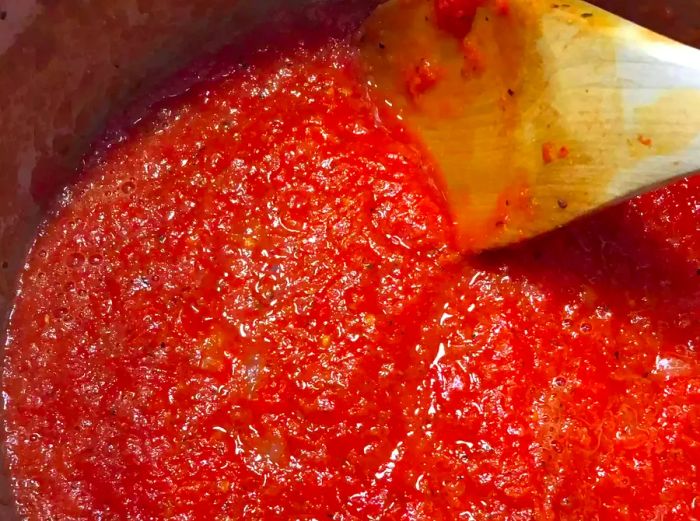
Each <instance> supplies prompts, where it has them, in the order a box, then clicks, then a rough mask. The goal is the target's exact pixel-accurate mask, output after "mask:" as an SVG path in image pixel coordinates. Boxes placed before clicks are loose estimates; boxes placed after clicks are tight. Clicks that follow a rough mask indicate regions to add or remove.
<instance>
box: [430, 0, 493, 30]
mask: <svg viewBox="0 0 700 521" xmlns="http://www.w3.org/2000/svg"><path fill="white" fill-rule="evenodd" d="M485 3H486V0H435V15H436V19H437V24H438V26H439V27H440V28H441V29H443V30H445V31H447V32H450V33H452V34H454V35H455V36H456V37H458V38H463V37H464V36H465V35H466V34H467V33H468V32H469V30H470V29H471V27H472V23H473V22H474V17H475V16H476V11H477V9H478V8H479V7H481V6H483V5H484V4H485Z"/></svg>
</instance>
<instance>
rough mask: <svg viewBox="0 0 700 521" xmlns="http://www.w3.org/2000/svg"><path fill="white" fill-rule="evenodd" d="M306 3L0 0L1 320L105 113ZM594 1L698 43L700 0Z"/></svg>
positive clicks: (3, 486) (5, 519)
mask: <svg viewBox="0 0 700 521" xmlns="http://www.w3.org/2000/svg"><path fill="white" fill-rule="evenodd" d="M315 1H322V0H315ZM348 1H350V0H348ZM302 3H308V1H307V2H303V1H301V0H286V1H285V0H254V1H253V0H239V1H238V2H234V1H231V0H118V1H115V0H0V71H1V72H2V74H0V99H1V100H3V102H2V108H0V128H1V129H2V131H3V132H2V136H0V186H4V187H5V189H4V190H3V191H2V192H0V317H2V318H3V320H2V321H1V322H0V327H2V329H4V317H6V315H7V311H8V308H9V305H10V303H11V299H12V295H13V292H14V285H15V282H14V281H15V279H16V276H17V272H18V270H19V268H20V267H21V265H22V262H23V258H24V255H25V253H26V249H27V246H28V244H29V242H30V240H31V238H32V236H33V234H34V231H35V229H36V227H37V225H38V223H39V221H40V219H41V215H42V209H43V205H44V204H45V202H46V201H47V199H48V198H50V196H51V194H52V193H55V192H56V191H57V190H58V189H59V188H60V186H62V185H64V184H66V183H68V182H70V179H71V175H72V172H74V170H75V167H76V165H77V164H78V162H79V160H80V157H81V156H82V154H83V153H84V152H85V149H86V147H87V146H88V145H89V143H90V141H91V139H93V138H94V137H95V135H96V134H98V133H99V132H100V129H101V128H102V127H103V125H104V123H105V121H106V119H107V118H108V116H109V115H110V114H112V113H114V112H115V111H119V110H120V109H122V108H123V107H124V106H125V105H126V103H127V102H128V101H129V100H130V99H132V98H134V97H137V96H138V95H139V93H140V92H143V91H145V90H148V88H149V87H150V86H152V85H153V84H154V83H157V82H158V81H160V80H162V79H163V78H164V77H166V76H167V75H168V74H170V73H172V72H174V71H175V70H177V69H178V68H180V67H182V65H183V64H184V63H186V62H187V61H189V60H191V59H192V58H194V57H195V56H196V55H198V54H201V53H202V52H205V51H207V50H213V49H215V48H216V47H218V46H220V45H222V44H223V43H225V42H226V41H227V40H228V39H230V38H231V37H232V35H233V34H234V33H236V32H240V31H241V30H244V29H245V28H248V27H250V26H251V25H252V24H255V23H256V22H257V21H258V20H262V19H267V18H269V17H270V16H274V14H275V13H276V12H278V9H279V7H280V5H281V4H286V6H290V5H291V6H297V7H298V6H299V5H301V4H302ZM595 3H598V4H601V5H603V6H605V7H608V8H610V9H612V10H617V11H620V12H621V13H623V14H624V15H626V16H627V17H630V18H633V19H637V20H639V21H641V22H642V23H646V24H647V25H650V26H651V27H652V28H654V29H656V30H659V31H664V32H666V33H667V34H670V35H671V36H674V37H676V38H678V39H682V40H684V41H686V42H687V43H691V44H696V45H700V0H599V1H597V2H595ZM0 331H1V329H0ZM0 463H1V462H0ZM11 503H12V501H11V494H10V489H9V481H8V479H7V477H6V476H5V475H4V474H2V473H0V521H9V520H13V519H17V517H16V514H15V513H14V512H13V509H12V504H11Z"/></svg>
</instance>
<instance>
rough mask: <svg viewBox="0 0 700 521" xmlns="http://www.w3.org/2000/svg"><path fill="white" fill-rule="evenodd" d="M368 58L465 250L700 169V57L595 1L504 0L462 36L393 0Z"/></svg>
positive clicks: (430, 14)
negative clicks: (440, 181) (416, 143)
mask: <svg viewBox="0 0 700 521" xmlns="http://www.w3.org/2000/svg"><path fill="white" fill-rule="evenodd" d="M360 49H361V50H360V52H361V59H362V62H363V64H364V66H365V67H366V72H367V74H368V77H369V79H370V82H371V83H372V84H373V85H374V86H375V87H376V89H377V90H376V92H377V93H378V95H380V96H382V97H383V98H384V101H385V102H386V104H387V105H390V106H392V107H393V108H394V109H396V110H398V111H399V112H400V117H401V118H403V119H404V120H405V121H406V123H407V127H408V128H409V129H411V131H412V132H415V133H416V134H417V135H418V137H419V138H420V140H422V142H423V143H424V145H425V146H426V147H427V149H428V151H429V152H430V153H431V154H432V156H433V157H434V158H435V160H436V162H437V165H438V167H439V168H440V170H441V171H442V174H443V178H444V185H445V193H446V196H447V199H448V202H449V204H450V206H451V209H452V212H453V215H454V218H455V221H456V223H457V226H458V230H459V234H460V238H461V241H462V245H463V246H464V247H465V248H466V249H471V250H482V249H486V248H491V247H495V246H502V245H505V244H509V243H513V242H516V241H520V240H522V239H525V238H528V237H532V236H534V235H537V234H540V233H543V232H546V231H548V230H551V229H553V228H556V227H559V226H561V225H563V224H565V223H567V222H569V221H571V220H572V219H575V218H577V217H579V216H581V215H584V214H587V213H589V212H591V211H594V210H596V209H598V208H600V207H603V206H607V205H610V204H611V203H615V202H617V201H620V200H623V199H626V198H629V197H631V196H633V195H635V194H638V193H640V192H644V191H647V190H651V189H652V188H654V187H657V186H659V185H661V184H664V183H668V182H670V181H672V180H673V179H675V178H678V177H680V176H684V175H688V174H689V173H690V172H693V171H694V170H696V169H698V168H700V51H698V50H695V49H693V48H691V47H688V46H685V45H682V44H680V43H677V42H674V41H672V40H669V39H667V38H664V37H662V36H660V35H658V34H656V33H653V32H651V31H648V30H646V29H643V28H641V27H639V26H637V25H635V24H633V23H631V22H629V21H626V20H623V19H621V18H619V17H617V16H614V15H612V14H610V13H608V12H606V11H603V10H601V9H599V8H597V7H594V6H592V5H590V4H588V3H586V2H582V1H578V0H564V2H562V3H559V1H558V0H510V2H509V4H508V5H505V4H504V3H503V0H501V2H499V6H498V7H496V6H491V7H488V6H487V7H482V8H479V9H478V11H477V12H476V16H475V18H474V22H473V25H472V28H471V30H470V31H469V33H468V34H467V35H466V37H464V38H463V39H462V38H456V37H455V36H454V35H453V34H451V33H448V32H446V31H443V30H440V29H439V28H438V27H437V25H436V23H435V13H434V8H433V0H389V2H387V3H385V4H383V5H381V6H379V7H378V8H377V9H376V10H375V12H374V13H373V14H372V15H371V16H370V18H369V19H368V20H367V21H366V23H365V24H364V26H363V30H362V32H361V38H360Z"/></svg>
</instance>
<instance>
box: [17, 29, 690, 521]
mask: <svg viewBox="0 0 700 521" xmlns="http://www.w3.org/2000/svg"><path fill="white" fill-rule="evenodd" d="M336 18H337V19H338V20H341V21H342V22H343V24H345V23H346V22H347V23H349V22H348V18H347V17H344V16H340V15H339V16H337V17H336ZM341 25H342V24H341ZM350 25H352V24H350ZM314 27H316V30H315V33H316V36H314V37H304V38H302V37H297V36H296V35H297V33H296V32H295V30H289V31H287V33H286V34H287V36H285V37H280V41H281V43H280V44H279V45H272V44H268V45H266V46H256V45H255V44H254V43H249V44H248V45H247V46H245V47H244V48H245V51H242V50H241V49H242V47H240V46H238V47H235V48H232V49H230V50H228V51H225V52H223V53H222V54H221V55H219V56H218V57H216V58H215V59H211V60H208V61H207V62H206V63H204V64H203V65H200V66H197V67H195V68H194V69H193V70H191V71H189V72H187V73H185V74H183V77H182V78H181V82H182V83H183V84H184V83H187V84H189V85H190V86H189V88H188V89H187V90H186V91H185V92H183V93H181V94H179V95H177V96H173V95H172V92H171V93H170V94H169V95H168V96H166V97H165V98H164V99H163V100H162V101H159V102H157V103H154V104H153V105H152V107H151V108H150V109H148V110H147V111H146V112H145V113H144V114H141V115H140V116H139V118H137V119H138V121H137V122H136V123H134V124H133V125H130V126H127V127H125V128H122V129H120V130H117V131H114V132H111V133H110V134H109V137H108V138H107V139H106V140H105V142H104V143H102V144H101V145H99V146H98V147H97V150H96V151H95V153H94V154H93V155H92V156H91V157H90V158H89V159H88V160H87V161H86V164H85V167H84V169H83V170H84V171H83V172H82V175H81V179H80V181H79V182H78V183H77V184H76V185H75V186H74V187H73V188H72V189H71V190H70V191H69V193H68V195H66V196H65V197H64V198H63V200H62V202H61V204H60V207H59V208H58V209H57V210H56V211H55V212H54V214H53V215H52V217H51V218H50V219H49V220H48V221H47V222H46V224H45V225H44V226H43V227H42V229H41V231H40V233H39V236H38V237H37V239H36V243H35V245H34V247H33V249H32V251H31V253H30V255H29V258H28V261H27V265H26V269H25V271H24V273H23V275H22V284H21V291H20V292H19V294H18V297H17V300H16V305H15V309H14V312H13V315H12V320H11V325H10V328H9V339H8V344H7V355H6V356H7V364H6V368H5V373H4V391H5V398H6V405H5V408H6V415H7V421H6V427H7V450H8V454H9V460H10V465H11V470H12V475H13V484H14V491H15V494H16V498H17V502H18V505H19V510H20V513H21V514H23V515H25V516H26V517H27V518H28V519H32V520H49V519H95V520H98V519H99V520H126V519H129V520H156V519H158V520H160V519H173V520H207V521H223V520H232V519H241V518H245V519H261V518H265V519H337V520H350V519H380V518H381V519H421V520H437V519H458V518H459V519H477V520H482V519H483V520H485V519H512V520H526V519H571V520H579V519H620V520H622V519H630V520H633V519H634V520H636V519H656V520H661V519H666V520H673V519H675V520H686V519H696V518H700V479H699V474H698V464H699V463H700V366H699V364H698V348H699V347H700V316H699V315H700V264H699V261H698V259H699V258H700V232H699V231H698V225H697V223H698V220H699V219H700V181H698V179H697V178H694V179H686V180H683V181H680V182H678V183H676V184H675V185H673V186H671V187H669V188H665V189H663V190H660V191H657V192H655V193H652V194H649V195H646V196H644V197H641V198H637V199H635V200H633V201H631V202H629V203H627V204H624V205H621V206H618V207H616V208H612V209H610V210H607V211H605V212H603V213H601V214H599V215H596V216H594V217H592V218H590V219H588V220H586V221H583V222H579V223H575V224H573V225H571V226H569V227H567V228H566V229H563V230H560V231H558V232H556V233H553V234H551V235H549V236H547V237H543V238H540V239H538V240H535V241H531V242H529V243H528V244H524V245H522V246H520V247H517V248H512V249H510V250H507V251H501V252H498V253H492V254H488V255H483V256H480V257H465V256H462V255H460V254H459V252H458V251H457V249H456V247H455V244H454V234H453V228H452V225H451V221H450V218H449V215H448V212H447V209H446V208H445V204H444V201H443V198H442V196H441V194H440V192H439V190H438V189H437V188H436V185H435V184H434V182H433V179H434V176H433V174H434V172H433V167H432V166H431V162H430V161H429V159H428V158H427V157H426V156H425V155H424V153H423V152H422V151H421V148H420V147H419V146H418V145H417V144H415V143H413V142H412V140H411V138H410V136H409V135H408V134H407V133H406V132H405V131H404V129H403V127H402V126H401V124H400V121H399V120H398V119H397V118H396V116H394V115H393V114H391V113H390V112H387V111H386V110H385V109H384V108H382V107H379V106H378V105H377V104H376V103H375V102H374V101H373V100H372V97H371V95H370V93H368V91H367V89H366V86H365V84H364V82H362V81H361V80H360V79H359V76H358V71H357V66H356V63H355V51H354V50H353V47H352V45H351V43H350V41H349V39H348V38H346V37H345V36H344V35H343V32H342V31H340V30H337V29H332V30H329V31H327V32H324V31H321V30H319V29H318V27H319V23H318V20H316V23H315V25H314ZM306 34H308V31H307V33H306ZM178 82H180V80H174V83H176V84H178Z"/></svg>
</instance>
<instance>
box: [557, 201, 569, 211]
mask: <svg viewBox="0 0 700 521" xmlns="http://www.w3.org/2000/svg"><path fill="white" fill-rule="evenodd" d="M557 205H558V206H559V208H561V209H562V210H563V209H565V208H566V207H567V206H569V203H567V202H566V201H565V200H564V199H557Z"/></svg>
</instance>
